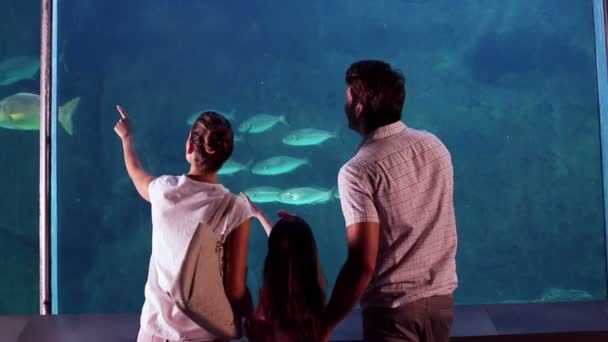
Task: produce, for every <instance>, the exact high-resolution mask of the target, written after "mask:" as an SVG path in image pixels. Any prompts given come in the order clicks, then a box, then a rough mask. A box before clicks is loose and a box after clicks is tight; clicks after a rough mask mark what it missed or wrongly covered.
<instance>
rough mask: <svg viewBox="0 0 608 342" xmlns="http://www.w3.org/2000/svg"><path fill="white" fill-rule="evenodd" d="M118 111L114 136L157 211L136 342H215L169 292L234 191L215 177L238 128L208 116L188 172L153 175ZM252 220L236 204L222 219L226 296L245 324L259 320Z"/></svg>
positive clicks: (197, 128)
mask: <svg viewBox="0 0 608 342" xmlns="http://www.w3.org/2000/svg"><path fill="white" fill-rule="evenodd" d="M117 109H118V111H119V113H120V116H121V118H120V120H119V121H118V123H117V124H116V126H115V127H114V130H115V131H116V134H118V136H119V137H120V139H121V141H122V146H123V152H124V158H125V165H126V167H127V171H128V173H129V176H130V177H131V180H132V181H133V183H134V185H135V187H136V189H137V191H138V192H139V194H140V195H141V197H143V198H144V199H145V200H146V201H149V202H150V203H151V206H152V255H151V256H150V266H149V273H148V280H147V282H146V287H145V302H144V305H143V308H142V313H141V319H140V325H141V327H140V331H139V335H138V339H137V341H138V342H143V341H161V340H162V341H217V340H218V339H217V338H216V337H215V336H214V335H213V334H211V333H210V332H209V331H207V330H205V327H201V326H199V325H198V324H196V323H195V322H194V321H192V320H190V319H189V318H188V317H187V316H186V315H185V314H184V313H183V312H181V311H180V309H179V308H178V307H177V306H176V305H175V303H174V301H173V299H172V298H171V297H170V296H169V291H170V289H171V286H172V285H173V284H174V282H175V279H176V276H177V273H178V271H179V269H180V267H181V264H182V262H183V260H184V257H185V254H186V250H187V248H188V246H189V244H190V241H191V239H192V236H193V234H194V232H195V230H196V228H197V227H198V224H199V222H201V221H204V222H208V221H209V220H211V218H212V217H213V216H214V215H215V212H216V210H217V209H218V207H219V204H220V201H221V200H222V199H223V198H224V196H225V194H227V193H229V191H228V189H226V188H225V187H224V186H222V185H221V184H219V183H218V180H217V171H218V170H219V169H220V167H221V166H222V164H223V163H224V162H225V161H226V160H227V159H228V158H229V157H230V155H231V154H232V149H233V132H232V127H231V126H230V123H229V122H228V120H226V119H225V118H224V117H223V116H222V115H220V114H218V113H215V112H204V113H202V114H201V115H200V116H199V117H198V119H197V120H196V121H195V122H194V124H193V125H192V128H191V129H190V134H189V135H188V139H187V140H186V160H187V161H188V162H189V163H190V170H189V172H188V173H187V174H184V175H179V176H160V177H153V176H151V175H149V174H148V173H147V172H146V171H145V170H144V168H143V167H142V165H141V163H140V162H139V159H138V158H137V154H136V153H135V145H134V140H133V134H132V132H131V128H130V125H129V120H128V117H127V113H126V112H125V111H124V109H122V107H120V106H117ZM232 196H234V195H232ZM251 216H252V215H251V210H250V208H249V206H248V205H247V203H246V202H245V201H243V200H242V199H241V198H236V200H235V201H234V205H233V206H232V208H231V209H230V212H229V213H228V215H227V216H226V219H225V221H224V224H226V227H227V229H226V234H227V238H226V241H225V244H224V251H225V257H226V260H225V267H226V269H225V272H224V286H225V291H226V295H227V297H228V300H229V301H230V303H231V305H232V307H233V309H234V311H235V313H236V314H237V315H238V316H240V317H245V318H252V317H253V304H252V301H251V296H250V295H249V290H248V289H247V286H246V283H245V279H246V277H245V276H246V262H247V246H248V242H249V226H250V223H251Z"/></svg>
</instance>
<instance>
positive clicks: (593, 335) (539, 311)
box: [0, 301, 608, 342]
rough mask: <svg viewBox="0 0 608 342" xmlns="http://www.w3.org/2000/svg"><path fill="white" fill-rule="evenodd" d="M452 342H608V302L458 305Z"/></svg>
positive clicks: (108, 328) (2, 333) (127, 329)
mask: <svg viewBox="0 0 608 342" xmlns="http://www.w3.org/2000/svg"><path fill="white" fill-rule="evenodd" d="M138 325H139V324H138V316H137V315H130V314H129V315H128V314H117V315H59V316H0V341H1V342H12V341H19V342H34V341H35V342H97V341H99V342H102V341H103V342H106V341H112V342H113V341H116V342H127V341H131V342H132V341H135V336H136V334H137V329H138ZM452 336H453V338H452V340H453V341H458V342H465V341H466V342H469V341H470V342H489V341H499V342H502V341H514V342H528V341H534V342H542V341H551V342H563V341H577V342H579V341H581V342H587V341H589V342H595V341H598V342H599V341H601V342H608V301H604V302H579V303H551V304H503V305H471V306H467V305H465V306H457V307H456V315H455V321H454V326H453V329H452ZM360 339H361V320H360V313H359V312H358V311H355V312H353V313H352V314H351V315H350V316H349V317H348V318H347V319H346V320H345V321H344V322H342V324H341V325H340V326H339V327H338V328H337V329H336V332H335V334H334V335H333V336H332V340H334V341H360Z"/></svg>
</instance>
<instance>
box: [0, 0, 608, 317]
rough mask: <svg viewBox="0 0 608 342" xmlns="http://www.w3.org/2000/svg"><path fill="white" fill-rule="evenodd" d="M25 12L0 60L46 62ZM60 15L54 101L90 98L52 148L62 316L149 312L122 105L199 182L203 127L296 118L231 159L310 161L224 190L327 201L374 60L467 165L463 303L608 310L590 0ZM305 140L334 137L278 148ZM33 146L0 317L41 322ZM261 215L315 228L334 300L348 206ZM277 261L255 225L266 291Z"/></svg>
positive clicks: (17, 205) (7, 221) (1, 137)
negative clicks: (296, 134)
mask: <svg viewBox="0 0 608 342" xmlns="http://www.w3.org/2000/svg"><path fill="white" fill-rule="evenodd" d="M27 2H29V4H28V5H27V6H26V5H25V4H24V3H27ZM27 2H23V3H22V2H21V1H19V2H17V1H16V0H13V1H9V2H8V3H3V4H2V5H1V6H4V7H7V6H8V8H11V9H14V11H16V13H14V16H13V17H12V18H11V21H9V22H8V23H7V22H3V21H2V20H0V25H2V30H1V31H0V32H1V34H2V35H3V38H5V39H6V43H3V45H1V46H0V59H3V58H6V57H10V56H12V55H19V54H37V53H38V50H37V49H39V37H38V36H37V32H38V31H36V32H33V33H24V32H23V30H21V29H19V27H18V26H17V23H20V24H21V25H23V22H29V23H31V25H30V26H31V27H35V25H39V23H37V19H38V18H39V17H38V16H37V12H36V11H38V10H39V6H38V2H36V1H27ZM0 12H2V13H4V12H5V11H0ZM564 13H568V15H567V16H566V15H564ZM18 18H23V19H22V21H20V20H18ZM58 18H59V26H58V29H59V36H58V46H60V47H61V53H60V54H61V55H62V56H63V58H62V60H61V63H59V69H58V86H59V87H58V98H59V102H60V103H61V104H63V103H65V102H67V101H68V100H69V99H72V98H74V97H76V96H80V97H81V99H82V100H81V103H80V106H79V107H78V110H77V112H76V114H75V116H74V126H75V129H74V131H75V132H74V134H73V135H71V136H70V135H68V134H66V133H65V132H64V131H62V130H61V129H59V130H58V134H59V135H58V137H57V138H58V144H59V146H58V156H57V157H58V165H57V170H58V203H57V206H58V227H57V228H58V232H59V241H58V246H59V251H58V262H59V264H58V270H59V273H58V277H59V278H58V284H59V289H58V290H59V291H58V293H57V295H58V299H59V312H64V313H68V312H69V313H77V312H138V311H139V310H140V308H141V304H142V303H143V285H144V283H145V278H146V275H147V266H148V258H149V253H150V229H151V225H150V207H149V205H148V204H147V203H145V202H144V201H143V200H142V199H140V198H139V197H138V195H137V193H136V192H135V190H134V188H133V187H132V185H131V184H130V182H129V179H128V177H127V174H126V171H125V169H124V165H123V160H122V153H121V148H120V143H119V140H118V138H117V137H116V136H115V134H114V132H113V130H112V127H113V125H114V123H115V121H116V119H117V113H116V112H115V110H114V105H115V104H121V105H122V106H123V107H125V108H126V109H127V111H128V112H129V113H130V115H131V117H132V121H133V124H134V127H135V129H136V142H137V147H138V150H139V153H140V156H141V159H142V161H143V163H144V165H145V166H146V167H147V168H148V169H149V170H150V171H151V172H152V173H154V174H156V175H160V174H181V173H184V172H186V171H187V163H186V161H185V159H184V145H185V139H186V137H187V134H188V129H189V127H188V125H187V123H186V121H187V119H188V117H189V116H190V115H191V114H192V113H193V112H195V111H202V110H205V109H209V108H213V109H219V110H223V111H226V112H228V111H232V110H234V111H235V120H234V125H235V127H238V125H239V124H240V123H241V122H242V121H243V120H245V119H247V118H248V117H251V116H252V115H255V114H257V113H270V114H273V115H284V116H285V117H286V119H287V121H288V123H289V126H284V125H281V124H279V125H277V126H275V127H274V128H273V129H272V130H270V131H268V132H264V133H262V134H259V135H245V136H243V140H242V141H239V142H237V144H236V148H235V152H234V155H233V159H234V160H236V161H239V162H242V163H247V162H250V161H253V162H255V161H259V160H261V159H264V158H267V157H270V156H273V155H279V154H284V155H289V156H293V157H300V158H308V159H309V161H310V162H309V164H308V165H305V166H303V167H300V168H298V169H296V170H295V171H293V172H292V173H289V174H287V175H279V176H259V175H254V174H252V173H251V172H249V171H243V172H239V173H237V174H235V175H233V176H222V177H221V181H222V182H223V183H224V184H225V185H226V186H227V187H228V188H230V189H231V190H232V191H233V192H239V191H243V190H245V189H247V188H249V187H252V186H263V185H268V186H275V187H278V188H282V189H286V188H289V187H297V186H315V187H321V188H327V189H330V188H332V187H335V186H336V178H337V172H338V170H339V168H340V166H341V165H342V164H343V163H344V162H345V161H347V160H348V159H349V158H350V157H351V156H352V155H353V153H354V151H355V149H356V147H357V144H358V143H359V141H360V138H359V137H358V136H357V135H356V134H354V133H353V132H351V131H349V130H348V128H347V126H346V119H345V115H344V111H343V106H344V101H345V98H344V93H345V86H344V81H343V79H344V72H345V70H346V68H347V67H348V66H349V64H350V63H352V62H354V61H356V60H358V59H362V58H381V59H385V60H387V61H388V62H390V63H391V64H392V65H394V66H395V67H397V68H399V69H401V70H402V71H403V72H404V74H405V76H406V78H407V99H406V104H405V109H404V114H403V121H404V122H405V123H406V124H408V125H410V126H412V127H414V128H420V129H426V130H428V131H431V132H433V133H435V134H436V135H437V136H438V137H439V138H440V139H442V140H443V141H444V142H445V144H446V145H447V147H448V148H449V149H450V151H451V153H452V157H453V162H454V171H455V186H456V189H455V204H456V216H457V223H458V234H459V249H458V256H457V262H458V274H459V278H460V287H459V289H458V290H457V292H456V298H457V302H458V303H501V302H511V301H526V302H529V301H557V300H586V299H600V298H606V259H605V253H606V250H605V238H604V223H603V209H602V208H603V197H602V179H601V168H600V160H601V159H600V145H599V128H598V127H599V126H598V124H599V123H598V115H599V114H598V108H597V101H598V97H597V87H596V75H595V56H594V32H593V13H592V7H591V1H569V0H559V1H557V0H532V1H531V0H525V1H524V0H510V1H498V0H496V1H482V0H475V1H473V0H467V1H465V0H463V1H457V2H456V1H450V0H429V1H405V0H402V1H398V0H385V1H373V2H370V1H360V0H350V1H347V0H336V1H331V2H328V1H319V0H313V1H308V2H296V1H289V2H277V1H271V0H257V1H248V2H247V3H246V4H244V3H243V2H239V1H234V0H226V1H211V0H209V1H202V0H196V1H195V0H172V1H169V0H154V1H149V0H148V1H143V0H132V1H128V2H123V1H116V0H108V1H105V2H100V1H81V0H78V1H77V0H63V1H60V2H59V16H58ZM11 22H12V23H13V25H10V23H11ZM23 91H28V92H37V91H38V80H37V79H36V80H23V81H20V82H17V83H15V84H12V85H10V86H5V87H0V95H1V97H2V98H4V97H5V96H9V95H12V94H14V93H17V92H23ZM298 128H320V129H325V130H328V131H336V132H337V133H338V136H337V137H336V138H334V139H330V140H328V141H326V142H324V143H323V144H322V145H320V146H312V147H293V146H287V145H285V144H283V143H282V142H281V138H282V137H283V136H284V135H286V134H287V133H288V132H289V131H291V130H293V129H298ZM37 144H38V135H37V132H36V131H29V132H28V131H13V130H4V129H2V130H0V146H4V147H5V148H4V149H3V150H5V151H6V153H2V154H0V165H3V168H2V169H1V170H0V175H2V176H3V177H0V188H1V189H3V192H4V193H5V194H6V195H5V196H3V197H2V198H0V213H1V214H2V215H0V226H1V227H2V231H4V232H5V233H2V231H0V245H1V246H0V247H2V249H0V250H2V251H3V252H2V253H1V254H0V267H1V268H0V270H1V271H2V272H3V273H7V272H8V274H11V275H13V276H11V279H15V280H14V281H10V282H7V281H5V280H4V279H5V278H4V277H3V278H2V279H0V284H2V286H0V293H1V294H2V295H0V298H3V299H1V300H0V312H28V311H35V310H36V303H37V283H36V282H37V277H36V275H37V273H36V272H37V256H36V249H35V248H36V246H37V240H36V239H37V222H36V217H37V190H38V185H37V179H38V178H37V162H38V157H37ZM260 207H261V208H262V209H264V210H265V211H266V212H267V213H268V214H270V215H274V213H275V212H276V211H278V210H279V209H287V210H289V211H293V212H295V213H297V214H300V215H302V216H303V217H304V218H305V219H307V220H308V221H309V222H310V224H311V226H312V227H313V230H314V233H315V237H316V240H317V243H318V246H319V249H320V256H321V259H322V265H323V269H324V271H325V274H326V276H327V278H328V280H329V283H330V286H332V285H333V283H334V280H335V278H336V275H337V272H338V271H339V267H340V266H341V265H342V263H343V261H344V259H345V257H346V241H345V228H344V221H343V218H342V215H341V210H340V203H339V200H337V199H334V200H332V201H329V202H327V203H323V204H317V205H301V206H293V205H285V204H277V203H271V204H261V205H260ZM15 233H18V234H21V235H17V236H15ZM28 246H29V247H28ZM27 248H30V250H28V249H27ZM25 250H28V252H24V251H25ZM4 251H6V252H4ZM265 254H266V236H265V234H264V232H263V230H262V228H261V226H260V225H259V224H257V223H256V224H255V225H254V226H253V229H252V238H251V242H250V256H249V274H248V283H249V287H250V289H251V290H252V292H253V293H254V294H255V293H257V291H258V290H259V286H260V280H261V272H262V265H263V259H264V256H265ZM25 270H27V271H25ZM17 283H19V284H22V285H24V287H23V290H19V292H17V290H16V286H15V284H17ZM15 293H18V295H14V294H15ZM8 294H13V295H12V296H10V297H11V299H6V297H7V296H8Z"/></svg>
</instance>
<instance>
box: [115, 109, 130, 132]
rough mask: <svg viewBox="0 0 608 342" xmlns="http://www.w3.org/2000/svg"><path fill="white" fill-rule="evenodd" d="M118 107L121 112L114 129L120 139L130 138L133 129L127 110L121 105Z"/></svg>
mask: <svg viewBox="0 0 608 342" xmlns="http://www.w3.org/2000/svg"><path fill="white" fill-rule="evenodd" d="M116 109H117V110H118V113H119V114H120V119H118V122H117V123H116V125H115V126H114V131H115V132H116V134H118V136H119V137H120V139H122V140H125V139H128V138H130V137H131V134H132V130H131V125H130V123H129V118H128V116H127V112H126V111H125V110H124V108H122V107H121V106H119V105H117V106H116Z"/></svg>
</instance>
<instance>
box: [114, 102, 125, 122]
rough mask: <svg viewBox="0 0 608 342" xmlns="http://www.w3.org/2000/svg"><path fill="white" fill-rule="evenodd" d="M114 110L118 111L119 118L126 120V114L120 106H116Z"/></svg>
mask: <svg viewBox="0 0 608 342" xmlns="http://www.w3.org/2000/svg"><path fill="white" fill-rule="evenodd" d="M116 109H117V110H118V113H119V114H120V117H121V118H123V119H126V118H127V112H126V111H125V109H124V108H122V107H121V106H120V105H116Z"/></svg>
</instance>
